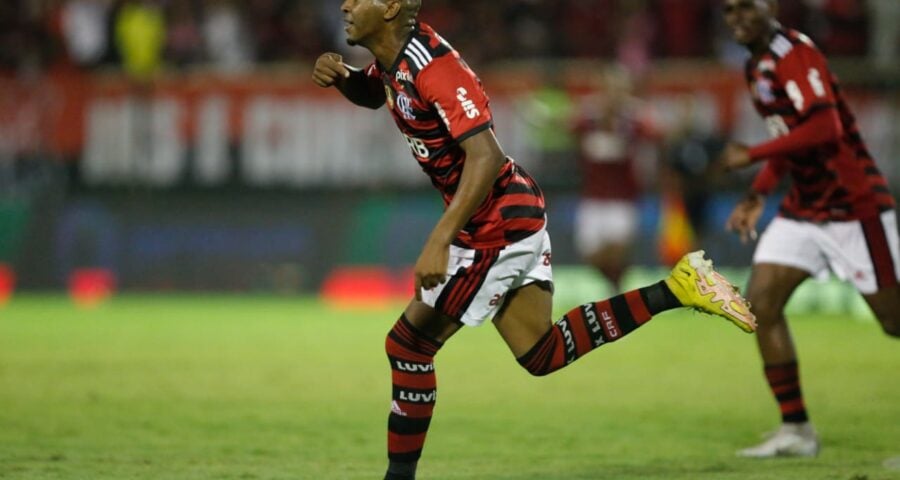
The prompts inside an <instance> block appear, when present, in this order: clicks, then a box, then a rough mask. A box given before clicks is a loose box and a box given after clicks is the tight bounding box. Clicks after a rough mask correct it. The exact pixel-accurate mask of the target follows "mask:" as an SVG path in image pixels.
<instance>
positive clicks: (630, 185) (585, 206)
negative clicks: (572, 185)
mask: <svg viewBox="0 0 900 480" xmlns="http://www.w3.org/2000/svg"><path fill="white" fill-rule="evenodd" d="M600 88H601V89H602V92H599V93H596V94H592V95H590V96H588V97H586V98H585V100H584V101H583V102H582V105H581V109H580V112H579V116H578V118H577V119H576V121H575V126H574V132H575V137H576V145H577V152H578V163H579V167H580V169H581V181H582V186H581V201H580V202H579V205H578V211H577V213H576V217H575V247H576V249H577V250H578V253H579V254H580V255H581V257H582V258H583V259H584V260H585V261H586V262H587V263H589V264H590V265H591V266H593V267H594V268H596V269H597V270H599V271H600V273H602V274H603V276H604V277H606V278H607V280H609V281H610V283H611V284H612V286H613V289H614V291H616V292H619V291H620V283H621V280H622V275H623V273H624V272H625V269H626V268H627V267H628V265H629V264H630V263H631V249H632V246H633V245H634V241H635V235H636V234H637V229H638V223H639V218H638V217H639V216H638V206H637V199H638V197H639V195H640V192H641V187H642V186H641V184H640V182H639V181H638V177H639V173H640V172H639V170H640V169H639V167H638V165H637V159H636V157H637V156H638V151H637V150H638V148H639V147H640V146H641V144H642V142H646V141H648V140H649V141H653V140H655V139H656V131H655V129H654V127H653V124H652V122H651V121H650V118H649V115H646V108H645V106H644V105H643V104H642V103H641V101H640V100H639V99H637V98H635V97H634V96H633V95H632V94H631V91H632V86H631V80H630V78H629V77H628V74H627V73H626V72H625V71H624V70H620V69H611V70H608V71H607V72H605V74H604V76H603V78H602V84H601V85H600Z"/></svg>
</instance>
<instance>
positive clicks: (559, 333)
mask: <svg viewBox="0 0 900 480" xmlns="http://www.w3.org/2000/svg"><path fill="white" fill-rule="evenodd" d="M419 7H420V0H345V1H344V2H343V4H342V5H341V10H342V12H343V14H344V21H345V23H346V32H347V40H348V42H349V43H350V44H354V45H361V46H363V47H365V48H367V49H368V50H369V51H370V52H372V54H373V55H374V56H375V61H374V62H373V63H372V64H370V65H369V66H368V67H366V68H365V69H363V70H358V69H355V68H353V67H350V66H348V65H345V64H344V63H343V61H342V59H341V57H340V55H338V54H335V53H325V54H323V55H322V56H320V57H319V58H318V60H317V61H316V65H315V67H314V70H313V75H312V77H313V81H314V82H315V83H316V84H317V85H319V86H321V87H331V86H334V87H336V88H337V89H338V90H339V91H340V92H341V93H342V94H343V95H344V96H345V97H347V99H349V100H350V101H351V102H353V103H355V104H357V105H361V106H364V107H368V108H373V109H377V108H380V107H381V106H382V105H384V104H385V103H386V104H387V106H388V108H389V109H390V112H391V115H392V116H393V118H394V121H395V123H396V124H397V127H398V128H399V129H400V131H401V133H402V134H403V136H404V138H405V139H406V141H407V143H408V144H409V147H410V150H412V153H413V156H414V157H415V159H416V161H417V162H418V163H419V166H420V167H421V168H422V170H424V172H425V173H426V174H427V175H428V176H429V177H430V179H431V182H432V184H433V185H434V187H435V188H436V189H437V190H438V191H439V192H440V193H441V196H442V197H443V200H444V203H445V205H446V209H445V211H444V213H443V215H442V216H441V217H440V219H439V220H438V222H437V224H436V225H435V227H434V229H433V231H432V232H431V234H430V236H429V237H428V239H427V240H426V242H425V245H424V247H423V248H422V253H421V254H420V256H419V258H418V260H417V261H416V263H415V267H414V274H415V298H414V299H413V300H412V301H411V302H410V303H409V305H408V306H407V308H406V310H405V312H404V313H403V314H402V315H401V317H400V319H399V320H398V321H397V323H396V324H395V325H394V327H393V328H392V329H391V331H390V332H389V333H388V336H387V339H386V343H385V349H386V351H387V356H388V359H389V361H390V366H391V370H392V376H391V379H392V382H393V394H392V400H393V402H392V408H391V413H390V415H389V417H388V458H389V465H388V469H387V473H386V476H385V478H386V479H412V478H415V472H416V466H417V463H418V460H419V457H420V456H421V453H422V447H423V445H424V443H425V435H426V433H427V432H428V427H429V424H430V422H431V416H432V412H433V409H434V405H435V400H436V395H437V390H436V385H437V383H436V378H435V372H434V363H433V359H434V356H435V354H437V352H438V350H439V349H440V348H441V346H442V345H443V344H444V342H446V341H447V340H448V339H449V338H450V337H451V336H452V335H453V334H454V333H455V332H457V331H458V330H459V329H460V328H461V327H462V326H463V325H470V326H477V325H481V324H482V323H483V322H484V321H485V320H486V319H489V318H491V319H493V323H494V325H495V326H496V328H497V330H498V331H499V332H500V335H501V336H502V337H503V339H504V340H505V341H506V343H507V345H508V346H509V348H510V350H512V352H513V354H514V355H515V357H516V359H517V360H518V362H519V363H520V364H521V365H522V366H523V367H524V368H525V369H527V370H528V371H529V372H530V373H532V374H534V375H546V374H549V373H551V372H553V371H555V370H558V369H560V368H562V367H564V366H566V365H568V364H570V363H572V362H573V361H575V360H576V359H577V358H579V357H580V356H582V355H585V354H587V353H588V352H589V351H591V350H593V349H594V348H596V347H599V346H601V345H603V344H605V343H608V342H611V341H614V340H617V339H619V338H621V337H623V336H625V335H626V334H628V333H630V332H631V331H633V330H635V329H636V328H637V327H638V326H640V325H642V324H643V323H645V322H647V321H649V320H650V318H651V317H652V316H653V315H655V314H656V313H658V312H661V311H664V310H668V309H672V308H678V307H682V306H692V307H695V308H698V309H701V310H703V311H705V312H707V313H712V314H716V315H720V316H722V317H724V318H726V319H728V320H730V321H732V322H734V323H735V324H736V325H737V326H738V327H740V328H741V329H743V330H746V331H752V330H753V328H754V320H753V316H752V314H751V313H750V312H749V309H748V308H747V306H746V303H745V301H744V300H743V298H741V297H740V295H737V294H736V293H735V292H734V291H733V287H732V286H731V285H730V284H729V283H728V282H727V281H726V280H725V279H724V278H722V277H721V276H720V275H718V274H717V273H715V272H714V271H713V270H712V269H711V264H710V262H709V261H708V260H704V259H703V257H702V252H695V253H694V254H692V255H690V256H686V257H685V258H684V261H682V262H681V263H679V265H678V266H677V267H676V268H675V269H674V270H673V272H672V274H671V275H670V276H669V277H668V278H667V279H665V280H664V281H660V282H658V283H656V284H654V285H651V286H648V287H645V288H641V289H639V290H634V291H630V292H627V293H625V294H623V295H619V296H616V297H613V298H611V299H609V300H603V301H599V302H596V303H589V304H585V305H582V306H579V307H576V308H574V309H573V310H571V311H570V312H569V313H567V314H566V316H564V317H563V318H562V319H561V320H559V321H558V322H556V323H555V324H554V323H552V322H551V315H552V311H551V307H552V290H553V284H552V274H551V256H552V253H551V248H550V237H549V235H548V234H547V231H546V230H545V222H546V218H545V212H544V197H543V194H542V192H541V189H540V188H539V187H538V185H537V183H536V182H535V181H534V180H533V179H532V178H531V177H530V176H529V175H528V173H527V172H525V170H523V169H522V168H521V167H520V166H518V165H517V164H516V163H515V162H513V161H512V159H510V158H508V157H506V156H505V155H504V153H503V150H502V149H501V148H500V145H499V144H498V143H497V139H496V138H495V137H494V131H493V123H492V122H493V120H492V115H491V110H490V107H489V102H488V98H487V96H486V95H485V93H484V90H483V89H482V86H481V82H480V81H479V80H478V78H477V77H476V76H475V74H474V73H473V72H472V70H470V69H469V67H468V66H467V65H466V64H465V62H463V61H462V59H461V58H460V57H459V54H458V53H457V52H456V51H455V50H453V48H452V47H451V46H450V45H449V44H448V43H447V42H446V41H445V40H443V39H442V38H441V37H440V36H438V34H437V33H435V31H434V30H432V28H431V27H430V26H428V25H426V24H424V23H419V22H417V21H416V16H417V14H418V11H419ZM352 134H353V132H347V135H352Z"/></svg>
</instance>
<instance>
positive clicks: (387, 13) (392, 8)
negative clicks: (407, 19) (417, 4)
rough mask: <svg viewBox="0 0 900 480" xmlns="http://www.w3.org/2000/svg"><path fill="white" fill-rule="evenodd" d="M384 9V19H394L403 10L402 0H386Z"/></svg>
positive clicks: (388, 20) (387, 20)
mask: <svg viewBox="0 0 900 480" xmlns="http://www.w3.org/2000/svg"><path fill="white" fill-rule="evenodd" d="M385 7H386V8H385V10H384V21H386V22H390V21H392V20H394V19H396V18H397V17H398V16H399V15H400V12H402V11H403V2H402V1H401V0H387V2H386V4H385Z"/></svg>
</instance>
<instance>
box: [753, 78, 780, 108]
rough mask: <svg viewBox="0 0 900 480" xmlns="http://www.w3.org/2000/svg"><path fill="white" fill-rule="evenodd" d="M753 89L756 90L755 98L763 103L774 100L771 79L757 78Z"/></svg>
mask: <svg viewBox="0 0 900 480" xmlns="http://www.w3.org/2000/svg"><path fill="white" fill-rule="evenodd" d="M754 91H755V92H756V98H758V99H759V100H760V101H761V102H763V103H772V102H774V101H775V94H774V93H772V81H771V80H769V79H767V78H761V79H759V80H757V81H756V85H755V88H754Z"/></svg>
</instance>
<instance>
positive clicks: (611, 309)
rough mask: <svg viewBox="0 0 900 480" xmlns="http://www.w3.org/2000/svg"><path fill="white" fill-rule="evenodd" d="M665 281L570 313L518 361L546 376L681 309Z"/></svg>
mask: <svg viewBox="0 0 900 480" xmlns="http://www.w3.org/2000/svg"><path fill="white" fill-rule="evenodd" d="M681 306H682V305H681V302H679V301H678V299H677V298H676V297H675V296H674V295H673V294H672V292H671V290H669V287H668V286H667V285H666V283H665V282H662V281H661V282H659V283H656V284H654V285H650V286H649V287H644V288H641V289H638V290H632V291H630V292H626V293H624V294H622V295H617V296H615V297H612V298H610V299H608V300H602V301H600V302H596V303H587V304H584V305H581V306H579V307H576V308H574V309H572V310H570V311H569V312H568V313H567V314H566V315H565V316H563V318H561V319H560V320H559V321H558V322H556V323H555V324H554V325H553V326H552V327H551V328H550V330H549V331H548V332H547V333H546V334H544V336H543V337H541V339H540V340H538V341H537V343H536V344H535V345H534V346H533V347H532V348H531V349H530V350H529V351H528V352H527V353H526V354H525V355H522V356H521V357H519V358H518V359H517V360H518V362H519V364H520V365H522V367H523V368H525V370H528V372H529V373H531V374H532V375H535V376H544V375H548V374H550V373H553V372H555V371H556V370H559V369H560V368H562V367H564V366H566V365H568V364H570V363H572V362H574V361H575V360H577V359H578V358H580V357H581V356H583V355H585V354H587V353H588V352H590V351H591V350H593V349H595V348H597V347H600V346H602V345H605V344H607V343H610V342H614V341H616V340H618V339H620V338H622V337H624V336H625V335H627V334H629V333H631V332H632V331H634V330H635V329H637V328H638V327H640V326H641V325H643V324H644V323H646V322H647V321H648V320H650V318H652V317H653V315H656V314H657V313H659V312H662V311H665V310H670V309H673V308H678V307H681Z"/></svg>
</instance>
